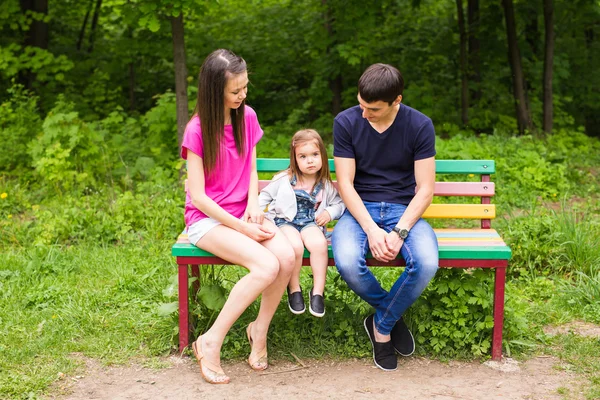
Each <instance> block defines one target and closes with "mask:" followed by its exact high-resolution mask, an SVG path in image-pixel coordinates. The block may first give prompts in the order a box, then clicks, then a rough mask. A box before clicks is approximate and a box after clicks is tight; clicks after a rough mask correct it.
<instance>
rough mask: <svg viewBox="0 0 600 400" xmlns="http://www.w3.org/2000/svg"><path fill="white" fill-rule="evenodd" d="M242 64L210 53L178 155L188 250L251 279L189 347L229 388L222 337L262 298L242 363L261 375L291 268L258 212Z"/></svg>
mask: <svg viewBox="0 0 600 400" xmlns="http://www.w3.org/2000/svg"><path fill="white" fill-rule="evenodd" d="M247 91H248V73H247V71H246V62H245V61H244V60H243V59H242V58H241V57H238V56H236V55H235V54H233V53H232V52H231V51H229V50H216V51H214V52H213V53H211V54H210V55H209V56H208V57H207V58H206V60H205V61H204V63H203V64H202V67H201V69H200V75H199V78H198V100H197V104H196V110H195V112H194V115H193V117H192V119H191V120H190V122H189V123H188V125H187V127H186V130H185V136H184V139H183V144H182V147H181V156H182V157H183V158H184V159H187V161H188V192H187V195H186V204H185V222H186V226H187V230H188V237H189V239H190V242H191V243H194V244H195V245H196V246H198V247H199V248H201V249H203V250H206V251H209V252H211V253H213V254H215V255H216V256H218V257H221V258H223V259H225V260H227V261H229V262H231V263H232V264H237V265H241V266H243V267H245V268H246V269H248V271H249V273H248V274H247V275H245V276H244V277H243V278H242V279H240V280H239V281H238V282H237V283H236V284H235V286H234V287H233V288H232V289H231V292H230V294H229V297H228V299H227V301H226V302H225V305H224V306H223V309H222V310H221V312H220V313H219V315H218V317H217V319H216V320H215V322H214V324H213V325H212V327H211V328H210V329H209V330H208V331H206V332H204V334H203V335H201V336H200V337H198V339H197V340H196V341H195V342H194V343H192V349H193V351H194V355H195V356H196V358H197V360H198V364H199V365H200V373H201V375H202V377H203V378H204V379H205V380H206V381H207V382H209V383H229V377H228V376H227V375H225V373H224V372H223V370H222V369H221V362H220V352H221V346H222V344H223V340H224V339H225V335H226V334H227V332H228V331H229V329H230V328H231V326H232V325H233V323H234V322H235V321H236V320H237V319H238V318H239V317H240V315H241V314H242V313H243V312H244V310H245V309H246V308H247V307H248V306H249V305H250V304H251V303H252V302H253V301H254V300H255V299H256V298H257V297H258V296H259V295H261V294H262V298H261V304H260V311H259V313H258V316H257V318H256V320H255V321H254V322H252V323H250V324H249V325H248V328H247V329H246V333H247V336H248V341H249V342H250V356H249V357H248V363H249V364H250V367H251V368H252V369H254V370H264V369H265V368H267V366H268V362H267V331H268V329H269V324H270V323H271V319H272V317H273V314H274V313H275V310H276V309H277V305H278V304H279V301H280V300H281V296H282V295H283V292H284V290H285V287H286V285H287V283H288V282H289V279H290V276H291V273H292V270H293V268H294V250H293V248H292V246H291V245H290V243H289V241H288V240H287V239H286V238H285V236H284V235H283V234H282V233H281V232H280V231H279V229H278V228H277V227H276V226H275V225H274V224H273V223H272V222H271V221H269V220H267V219H264V214H263V212H262V211H261V209H260V208H259V207H258V174H257V172H256V147H255V146H256V144H257V143H258V141H259V140H260V138H261V136H262V134H263V131H262V129H261V128H260V125H259V124H258V120H257V118H256V113H255V112H254V110H253V109H251V108H250V107H248V106H246V105H245V99H246V94H247Z"/></svg>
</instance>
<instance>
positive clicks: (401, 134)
mask: <svg viewBox="0 0 600 400" xmlns="http://www.w3.org/2000/svg"><path fill="white" fill-rule="evenodd" d="M403 89H404V79H403V78H402V75H401V74H400V71H398V70H397V69H396V68H394V67H393V66H391V65H387V64H374V65H371V66H370V67H369V68H367V70H366V71H365V72H364V73H363V74H362V76H361V77H360V80H359V82H358V103H359V105H358V106H355V107H352V108H350V109H347V110H345V111H342V112H341V113H340V114H338V116H337V117H336V118H335V121H334V125H333V137H334V150H333V155H334V159H335V169H336V175H337V181H338V185H339V192H340V194H341V196H342V199H343V200H344V203H345V204H346V207H347V210H346V212H345V213H344V214H343V215H342V217H341V218H340V220H339V222H338V223H337V225H336V226H335V229H334V231H333V237H332V247H333V256H334V258H335V263H336V266H337V269H338V271H339V273H340V275H341V276H342V278H343V279H344V280H345V281H346V283H347V284H348V286H349V287H350V289H352V290H353V291H354V292H355V293H356V294H358V295H359V296H360V297H361V298H362V299H363V300H365V301H366V302H367V303H369V304H370V305H371V306H372V307H373V308H375V313H374V314H372V315H369V316H368V317H367V318H366V319H365V321H364V325H365V329H366V331H367V334H368V335H369V338H370V340H371V343H372V345H373V359H374V361H375V365H377V366H378V367H379V368H381V369H383V370H385V371H393V370H395V369H396V368H397V365H398V360H397V358H396V354H395V351H397V352H398V353H399V354H401V355H403V356H409V355H411V354H412V353H413V352H414V348H415V344H414V339H413V336H412V334H411V332H410V331H409V329H408V327H407V326H406V324H405V323H404V321H403V320H402V315H403V314H404V312H405V311H406V309H408V307H410V306H411V305H412V304H413V303H414V302H415V301H416V299H417V298H418V297H419V295H420V294H421V293H422V292H423V290H424V289H425V287H426V286H427V284H428V283H429V281H430V280H431V279H432V278H433V276H434V275H435V273H436V271H437V268H438V246H437V238H436V236H435V233H434V232H433V229H432V228H431V226H430V225H429V224H428V223H427V222H425V221H424V220H423V219H421V216H422V215H423V213H424V212H425V210H426V209H427V207H428V206H429V205H430V204H431V199H432V198H433V188H434V184H435V131H434V129H433V124H432V122H431V119H430V118H428V117H427V116H425V115H424V114H422V113H420V112H419V111H417V110H415V109H413V108H410V107H408V106H406V105H404V104H401V103H402V91H403ZM369 250H370V251H371V253H372V254H373V257H375V258H376V259H377V260H379V261H382V262H388V261H391V260H393V259H394V258H396V256H397V255H398V253H399V252H400V253H402V257H404V259H405V260H406V268H405V270H404V272H403V273H402V275H400V277H399V278H398V280H396V282H395V283H394V285H393V286H392V287H391V289H390V290H389V291H386V290H384V289H383V288H382V287H381V285H380V284H379V282H378V281H377V279H376V278H375V277H374V276H373V274H372V273H371V271H370V270H369V268H368V267H367V265H366V261H365V256H366V253H367V252H368V251H369Z"/></svg>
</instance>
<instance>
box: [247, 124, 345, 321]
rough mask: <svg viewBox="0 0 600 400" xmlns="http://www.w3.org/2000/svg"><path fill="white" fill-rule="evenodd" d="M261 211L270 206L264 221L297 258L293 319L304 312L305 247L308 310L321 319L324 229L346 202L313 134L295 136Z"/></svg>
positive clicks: (290, 289)
mask: <svg viewBox="0 0 600 400" xmlns="http://www.w3.org/2000/svg"><path fill="white" fill-rule="evenodd" d="M258 205H259V207H260V209H261V210H264V209H265V207H267V206H268V210H267V218H269V219H271V220H273V221H274V222H275V224H276V225H277V226H278V227H279V228H280V229H281V231H282V232H283V233H284V234H285V236H286V237H287V238H288V239H289V241H290V242H291V244H292V246H293V248H294V252H295V254H296V264H295V268H294V272H293V274H292V276H291V279H290V282H289V284H288V288H287V289H288V306H289V308H290V310H291V311H292V312H293V313H294V314H302V313H303V312H304V311H305V310H306V307H305V305H304V298H303V296H302V288H301V287H300V269H301V268H302V255H303V254H304V246H306V248H307V249H308V251H309V252H310V265H311V267H312V271H313V288H312V289H311V290H310V292H309V310H310V313H311V314H312V315H314V316H315V317H322V316H323V315H325V303H324V301H323V300H324V299H323V295H324V291H325V277H326V274H327V259H328V254H327V239H326V238H325V232H326V228H325V225H326V224H327V223H328V222H329V221H331V220H334V219H338V218H339V217H340V216H341V215H342V213H343V212H344V209H345V207H344V203H342V199H341V197H340V195H339V194H338V192H337V190H336V189H335V187H334V186H333V183H332V182H331V177H330V176H329V163H328V161H327V150H326V149H325V144H324V143H323V139H321V136H319V134H318V133H317V131H315V130H312V129H304V130H301V131H298V132H296V134H294V136H293V137H292V143H291V145H290V167H289V168H288V169H287V170H285V171H282V172H280V173H279V174H277V175H275V176H274V177H273V181H272V182H271V183H270V184H269V185H267V186H266V187H265V188H264V189H263V190H262V191H261V192H260V195H259V197H258Z"/></svg>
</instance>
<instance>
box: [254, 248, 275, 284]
mask: <svg viewBox="0 0 600 400" xmlns="http://www.w3.org/2000/svg"><path fill="white" fill-rule="evenodd" d="M251 273H252V274H253V275H254V277H255V278H256V279H258V280H260V281H262V282H265V283H267V284H271V283H272V282H274V281H275V279H277V275H279V260H278V259H277V257H275V255H274V254H272V253H271V254H270V256H265V257H262V259H261V261H260V263H259V264H258V265H257V267H256V268H253V269H252V271H251Z"/></svg>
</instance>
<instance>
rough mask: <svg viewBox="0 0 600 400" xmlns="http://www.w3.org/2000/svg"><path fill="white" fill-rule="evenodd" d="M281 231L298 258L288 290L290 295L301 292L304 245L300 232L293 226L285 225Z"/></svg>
mask: <svg viewBox="0 0 600 400" xmlns="http://www.w3.org/2000/svg"><path fill="white" fill-rule="evenodd" d="M280 229H281V232H283V234H284V235H285V237H286V238H287V239H288V240H289V241H290V243H291V244H292V247H293V248H294V255H295V257H296V260H295V263H294V270H293V271H292V276H291V277H290V282H289V284H288V288H289V290H290V293H294V292H299V291H300V270H301V269H302V256H303V255H304V244H303V243H302V237H301V236H300V232H298V230H297V229H296V228H294V227H292V226H289V225H283V226H281V228H280Z"/></svg>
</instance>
